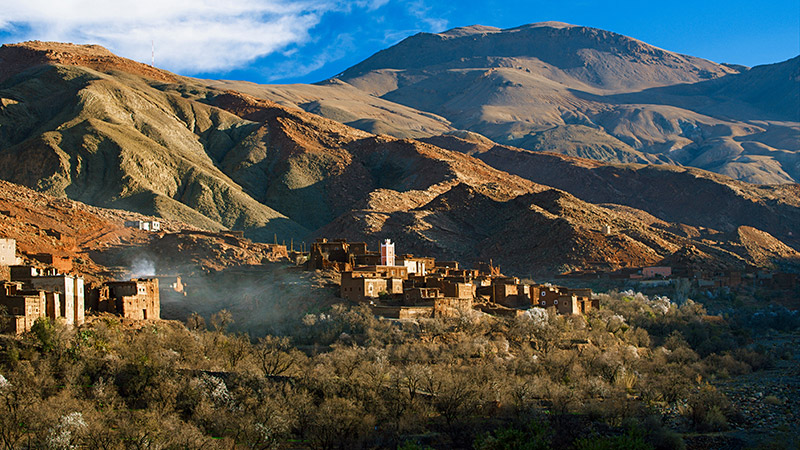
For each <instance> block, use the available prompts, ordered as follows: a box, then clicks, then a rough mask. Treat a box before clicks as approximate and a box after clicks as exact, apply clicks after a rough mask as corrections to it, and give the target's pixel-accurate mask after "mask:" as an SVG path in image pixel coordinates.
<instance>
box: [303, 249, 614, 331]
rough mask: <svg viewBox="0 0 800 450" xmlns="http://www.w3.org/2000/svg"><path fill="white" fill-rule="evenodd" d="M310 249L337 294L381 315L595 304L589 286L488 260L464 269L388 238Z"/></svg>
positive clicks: (574, 310) (566, 310) (583, 308)
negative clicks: (513, 270)
mask: <svg viewBox="0 0 800 450" xmlns="http://www.w3.org/2000/svg"><path fill="white" fill-rule="evenodd" d="M310 250H311V251H310V253H309V260H308V262H307V267H308V268H309V269H312V270H313V269H335V270H338V271H339V272H340V273H341V287H340V295H341V297H342V298H344V299H348V300H351V301H354V302H367V303H369V304H370V305H371V306H372V307H373V309H374V311H375V313H376V314H377V315H380V316H383V317H392V318H400V319H405V318H415V317H447V316H454V315H457V314H458V313H459V311H463V310H469V309H472V308H476V309H482V310H484V311H489V312H492V313H499V314H509V315H513V314H517V313H521V312H522V311H523V310H526V309H530V308H533V307H539V308H553V309H554V310H555V311H556V312H557V313H559V314H583V313H586V312H587V311H589V310H591V309H592V308H598V307H599V304H598V300H597V299H593V298H592V291H591V289H569V288H565V287H560V286H551V285H543V284H526V283H523V282H521V281H520V280H519V278H515V277H506V276H503V275H502V274H501V273H500V270H499V268H498V267H495V266H494V265H492V264H491V263H488V264H487V263H479V264H477V267H476V268H474V269H465V268H462V267H461V266H460V265H459V263H458V262H457V261H436V260H435V259H434V258H431V257H417V256H414V255H409V254H402V255H399V256H398V255H395V248H394V244H393V243H392V242H391V241H389V240H386V241H384V242H382V243H381V250H380V252H370V251H369V250H367V245H366V243H363V242H347V241H345V240H344V239H337V240H333V241H328V240H326V239H318V240H317V241H316V242H314V243H312V244H311V249H310Z"/></svg>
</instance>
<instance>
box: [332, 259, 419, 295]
mask: <svg viewBox="0 0 800 450" xmlns="http://www.w3.org/2000/svg"><path fill="white" fill-rule="evenodd" d="M406 279H408V269H407V268H406V267H405V266H364V267H358V268H356V269H355V270H350V271H345V272H342V281H341V291H340V294H341V297H342V298H344V299H348V300H353V301H367V300H370V299H376V298H379V297H380V296H381V295H382V294H385V295H402V294H403V281H404V280H406Z"/></svg>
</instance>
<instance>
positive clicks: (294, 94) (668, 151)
mask: <svg viewBox="0 0 800 450" xmlns="http://www.w3.org/2000/svg"><path fill="white" fill-rule="evenodd" d="M798 64H800V59H798V58H794V59H792V60H789V61H786V62H784V63H779V64H773V65H769V66H761V67H756V68H753V69H748V68H746V67H732V66H726V65H721V64H717V63H714V62H711V61H707V60H703V59H700V58H695V57H691V56H687V55H680V54H676V53H673V52H669V51H666V50H662V49H659V48H656V47H653V46H650V45H648V44H645V43H643V42H640V41H637V40H635V39H632V38H628V37H625V36H621V35H619V34H616V33H611V32H607V31H603V30H598V29H593V28H588V27H580V26H574V25H568V24H563V23H555V22H545V23H539V24H531V25H526V26H522V27H517V28H512V29H505V30H501V29H498V28H493V27H485V26H472V27H465V28H457V29H454V30H450V31H447V32H444V33H439V34H428V33H421V34H418V35H415V36H412V37H410V38H408V39H406V40H404V41H402V42H400V43H399V44H397V45H395V46H393V47H391V48H388V49H386V50H383V51H381V52H378V53H377V54H375V55H373V56H372V57H370V58H368V59H367V60H365V61H363V62H362V63H360V64H357V65H356V66H353V67H352V68H350V69H348V70H346V71H345V72H344V73H343V74H341V75H339V76H338V77H335V78H333V79H331V80H328V82H326V83H322V84H321V85H320V86H302V85H292V86H269V87H257V86H253V85H248V86H244V85H241V84H233V85H232V86H235V87H236V88H237V89H247V92H248V93H251V94H253V95H256V96H259V97H262V98H270V99H275V100H276V101H279V102H284V103H286V104H291V105H295V106H298V107H301V108H303V109H306V110H308V111H312V112H314V113H317V114H320V115H323V116H325V117H329V118H332V119H334V120H339V121H341V122H345V123H348V124H350V125H352V126H354V127H357V128H360V129H363V130H367V131H370V132H376V133H385V134H391V135H394V136H398V137H424V136H425V135H429V136H430V135H436V134H442V133H443V132H449V131H450V130H452V129H460V130H469V131H472V132H475V133H480V134H482V135H485V136H487V137H488V138H490V139H492V140H494V141H496V142H499V143H501V144H508V145H513V146H517V147H521V148H525V149H530V150H540V151H556V152H559V153H563V154H566V155H570V156H579V157H586V158H591V159H596V160H599V161H605V162H612V163H630V162H634V163H658V164H662V163H667V164H678V165H684V166H692V167H698V168H703V169H706V170H710V171H714V172H718V173H722V174H726V175H729V176H731V177H734V178H737V179H740V180H744V181H748V182H752V183H759V184H774V183H786V182H796V181H798V180H800V172H799V170H800V169H798V168H799V167H800V157H798V152H799V151H800V147H798V142H800V124H799V123H798V122H800V118H798V116H800V99H799V98H798V96H800V69H798ZM739 71H742V72H741V73H739ZM354 87H355V88H357V89H353V88H354ZM359 90H360V91H361V92H362V94H366V95H359V94H357V93H356V92H355V91H359ZM445 127H446V128H447V129H446V130H445V129H442V128H445Z"/></svg>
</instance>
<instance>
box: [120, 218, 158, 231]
mask: <svg viewBox="0 0 800 450" xmlns="http://www.w3.org/2000/svg"><path fill="white" fill-rule="evenodd" d="M125 226H126V227H130V228H138V229H140V230H144V231H152V232H154V233H157V232H159V231H161V222H159V221H157V220H126V221H125Z"/></svg>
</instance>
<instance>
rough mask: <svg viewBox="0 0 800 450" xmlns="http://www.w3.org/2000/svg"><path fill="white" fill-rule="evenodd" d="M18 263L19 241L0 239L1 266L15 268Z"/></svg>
mask: <svg viewBox="0 0 800 450" xmlns="http://www.w3.org/2000/svg"><path fill="white" fill-rule="evenodd" d="M16 263H17V241H16V240H15V239H0V265H2V266H13V265H15V264H16Z"/></svg>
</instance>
